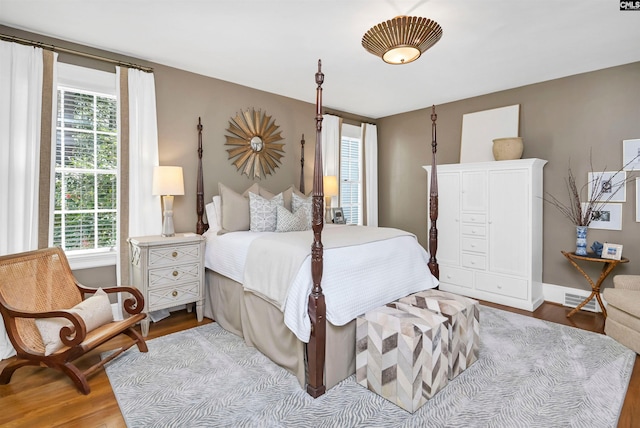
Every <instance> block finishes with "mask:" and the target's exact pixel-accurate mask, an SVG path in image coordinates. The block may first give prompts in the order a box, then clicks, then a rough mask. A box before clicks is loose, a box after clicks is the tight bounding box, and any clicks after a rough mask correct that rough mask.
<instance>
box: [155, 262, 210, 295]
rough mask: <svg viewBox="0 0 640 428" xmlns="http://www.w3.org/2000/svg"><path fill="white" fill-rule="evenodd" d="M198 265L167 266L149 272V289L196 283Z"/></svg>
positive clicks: (198, 276)
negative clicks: (179, 283) (188, 282)
mask: <svg viewBox="0 0 640 428" xmlns="http://www.w3.org/2000/svg"><path fill="white" fill-rule="evenodd" d="M199 278H200V263H191V264H185V265H177V266H168V267H166V268H156V269H150V270H149V289H153V288H157V287H164V286H166V285H169V284H176V283H178V282H185V281H198V279H199Z"/></svg>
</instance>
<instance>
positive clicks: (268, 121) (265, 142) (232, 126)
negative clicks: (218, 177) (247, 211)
mask: <svg viewBox="0 0 640 428" xmlns="http://www.w3.org/2000/svg"><path fill="white" fill-rule="evenodd" d="M278 128H279V127H278V125H276V121H275V120H272V118H271V116H268V115H267V114H266V113H264V112H262V111H260V110H258V111H256V110H255V109H253V108H252V109H247V110H246V111H240V113H238V114H236V116H235V117H232V118H231V119H230V120H229V128H228V129H227V132H228V133H230V134H231V135H225V137H226V139H227V142H226V143H225V145H226V146H234V147H233V148H230V149H227V152H228V153H229V159H234V158H236V159H235V160H234V161H233V165H235V167H236V168H237V169H238V171H241V173H242V174H246V175H247V176H248V177H251V178H256V177H257V178H263V177H265V176H266V175H271V173H273V172H274V171H275V169H276V168H278V166H279V163H280V158H282V156H284V149H283V147H284V143H277V142H278V141H280V140H282V136H281V135H280V131H279V130H278Z"/></svg>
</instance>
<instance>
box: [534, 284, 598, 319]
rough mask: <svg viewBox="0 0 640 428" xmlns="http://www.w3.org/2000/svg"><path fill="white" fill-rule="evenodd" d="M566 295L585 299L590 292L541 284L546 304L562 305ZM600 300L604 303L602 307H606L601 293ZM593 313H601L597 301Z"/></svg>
mask: <svg viewBox="0 0 640 428" xmlns="http://www.w3.org/2000/svg"><path fill="white" fill-rule="evenodd" d="M566 293H570V294H574V295H578V296H583V297H584V298H585V299H586V298H587V297H589V294H591V292H590V291H586V290H581V289H578V288H572V287H565V286H563V285H556V284H547V283H542V294H543V295H544V300H545V301H547V302H552V303H558V304H560V305H564V300H565V299H564V296H565V294H566ZM600 298H601V299H602V302H603V303H604V305H605V307H606V306H607V302H606V301H605V300H604V298H603V297H602V293H600ZM595 312H602V309H601V308H600V305H599V304H598V302H597V300H596V304H595Z"/></svg>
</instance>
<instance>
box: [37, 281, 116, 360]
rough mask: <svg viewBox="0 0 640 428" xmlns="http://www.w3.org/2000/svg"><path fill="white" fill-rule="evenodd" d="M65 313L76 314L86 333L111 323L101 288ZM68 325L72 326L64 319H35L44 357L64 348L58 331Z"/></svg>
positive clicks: (108, 302)
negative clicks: (43, 347)
mask: <svg viewBox="0 0 640 428" xmlns="http://www.w3.org/2000/svg"><path fill="white" fill-rule="evenodd" d="M67 312H73V313H76V314H78V315H79V316H80V318H82V320H83V321H84V324H85V327H86V328H87V333H88V332H90V331H91V330H95V329H96V328H98V327H100V326H101V325H104V324H108V323H110V322H111V321H113V312H111V302H110V301H109V296H108V295H107V293H105V292H104V291H103V290H102V288H98V290H97V291H96V292H95V294H94V295H93V296H91V297H89V298H88V299H86V300H83V301H82V302H80V303H78V304H77V305H75V306H74V307H73V308H71V309H68V310H67ZM70 325H72V324H71V323H70V322H69V321H68V320H67V319H66V318H37V319H36V327H37V328H38V331H39V332H40V336H42V343H44V346H45V351H44V355H51V354H53V353H54V352H56V351H57V350H58V349H60V348H62V347H63V346H64V344H63V343H62V340H61V339H60V329H61V328H62V327H64V326H70Z"/></svg>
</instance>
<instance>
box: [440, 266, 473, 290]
mask: <svg viewBox="0 0 640 428" xmlns="http://www.w3.org/2000/svg"><path fill="white" fill-rule="evenodd" d="M440 281H442V282H446V283H448V284H454V285H459V286H460V287H466V288H473V273H472V272H471V271H468V270H466V269H458V268H454V267H449V266H440Z"/></svg>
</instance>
